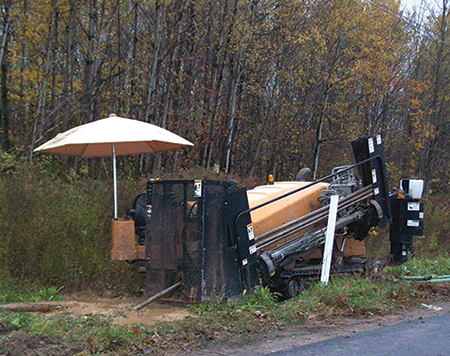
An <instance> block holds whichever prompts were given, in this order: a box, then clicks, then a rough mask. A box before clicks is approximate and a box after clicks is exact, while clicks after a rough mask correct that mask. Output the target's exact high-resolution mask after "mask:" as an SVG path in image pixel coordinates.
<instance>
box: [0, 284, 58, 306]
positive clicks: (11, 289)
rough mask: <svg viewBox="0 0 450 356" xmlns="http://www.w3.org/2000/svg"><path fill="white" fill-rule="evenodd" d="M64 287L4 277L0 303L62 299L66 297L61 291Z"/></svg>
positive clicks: (0, 287) (1, 285)
mask: <svg viewBox="0 0 450 356" xmlns="http://www.w3.org/2000/svg"><path fill="white" fill-rule="evenodd" d="M63 288H64V287H54V286H50V287H47V286H41V285H36V284H33V283H27V282H26V281H23V280H16V279H12V278H4V279H1V280H0V304H7V303H27V302H44V301H54V300H61V299H63V298H64V297H63V296H62V295H61V293H60V292H61V291H62V290H63Z"/></svg>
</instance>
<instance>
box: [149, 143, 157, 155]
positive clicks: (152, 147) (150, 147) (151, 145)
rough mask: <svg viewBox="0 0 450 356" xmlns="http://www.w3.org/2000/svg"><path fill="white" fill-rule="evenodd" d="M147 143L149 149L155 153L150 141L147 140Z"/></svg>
mask: <svg viewBox="0 0 450 356" xmlns="http://www.w3.org/2000/svg"><path fill="white" fill-rule="evenodd" d="M147 145H148V147H150V149H151V150H152V151H153V153H156V151H155V149H154V148H153V146H152V145H151V142H150V141H147Z"/></svg>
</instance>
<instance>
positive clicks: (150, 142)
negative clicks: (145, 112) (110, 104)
mask: <svg viewBox="0 0 450 356" xmlns="http://www.w3.org/2000/svg"><path fill="white" fill-rule="evenodd" d="M113 143H114V146H115V151H116V155H117V156H122V155H132V154H138V153H154V152H161V151H167V150H172V149H175V148H180V147H183V146H193V144H192V143H191V142H189V141H188V140H185V139H184V138H182V137H180V136H178V135H175V134H174V133H172V132H170V131H167V130H165V129H163V128H161V127H158V126H155V125H152V124H148V123H146V122H143V121H137V120H130V119H125V118H123V117H118V116H115V115H111V116H110V117H108V118H106V119H103V120H98V121H94V122H91V123H88V124H85V125H81V126H77V127H75V128H73V129H71V130H68V131H66V132H63V133H60V134H58V135H57V136H56V137H55V138H53V139H51V140H50V141H48V142H46V143H44V144H43V145H41V146H39V147H38V148H36V149H35V150H34V152H47V153H59V154H64V155H69V156H78V157H105V156H111V155H112V154H113V152H112V144H113Z"/></svg>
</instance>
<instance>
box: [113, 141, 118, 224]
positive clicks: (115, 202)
mask: <svg viewBox="0 0 450 356" xmlns="http://www.w3.org/2000/svg"><path fill="white" fill-rule="evenodd" d="M112 154H113V181H114V183H113V184H114V220H117V171H116V145H115V143H114V142H113V144H112Z"/></svg>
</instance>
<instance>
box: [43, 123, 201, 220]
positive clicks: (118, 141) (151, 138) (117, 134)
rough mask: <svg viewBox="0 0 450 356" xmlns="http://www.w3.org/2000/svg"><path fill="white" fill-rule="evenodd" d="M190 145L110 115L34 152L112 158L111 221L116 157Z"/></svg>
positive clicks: (151, 127)
mask: <svg viewBox="0 0 450 356" xmlns="http://www.w3.org/2000/svg"><path fill="white" fill-rule="evenodd" d="M183 146H193V144H192V143H191V142H189V141H187V140H185V139H184V138H182V137H180V136H178V135H175V134H174V133H172V132H170V131H167V130H165V129H163V128H161V127H158V126H155V125H152V124H148V123H146V122H142V121H136V120H130V119H125V118H123V117H118V116H116V115H114V114H112V115H111V116H110V117H108V118H107V119H103V120H98V121H94V122H91V123H88V124H85V125H81V126H78V127H75V128H73V129H71V130H68V131H66V132H63V133H60V134H58V135H57V136H56V137H55V138H53V139H51V140H50V141H48V142H46V143H44V144H43V145H41V146H39V147H38V148H36V149H35V150H34V152H45V153H59V154H64V155H69V156H78V157H104V156H112V157H113V181H114V219H115V220H117V175H116V156H122V155H132V154H138V153H154V152H161V151H167V150H172V149H175V148H180V147H183Z"/></svg>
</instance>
